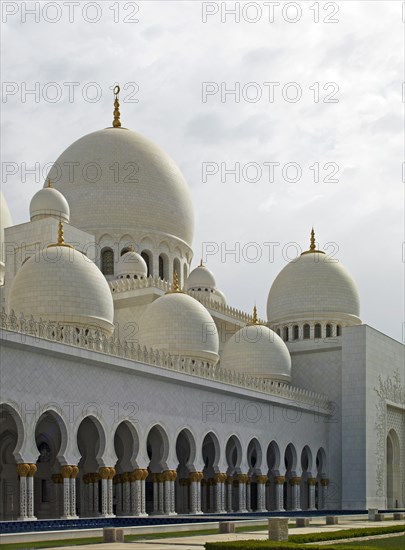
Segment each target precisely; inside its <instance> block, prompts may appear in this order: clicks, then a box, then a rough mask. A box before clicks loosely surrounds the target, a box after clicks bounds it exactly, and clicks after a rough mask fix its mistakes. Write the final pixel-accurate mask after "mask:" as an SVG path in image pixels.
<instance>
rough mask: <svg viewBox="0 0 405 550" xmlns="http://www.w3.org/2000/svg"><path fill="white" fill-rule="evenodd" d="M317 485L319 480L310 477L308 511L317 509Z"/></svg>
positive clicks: (308, 483)
mask: <svg viewBox="0 0 405 550" xmlns="http://www.w3.org/2000/svg"><path fill="white" fill-rule="evenodd" d="M316 484H317V480H316V479H315V478H314V477H309V478H308V479H307V487H308V510H316V507H315V486H316Z"/></svg>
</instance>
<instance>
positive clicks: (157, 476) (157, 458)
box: [146, 425, 176, 515]
mask: <svg viewBox="0 0 405 550" xmlns="http://www.w3.org/2000/svg"><path fill="white" fill-rule="evenodd" d="M146 449H147V453H148V457H149V467H148V471H149V474H148V477H147V481H146V512H147V513H148V514H154V515H161V514H166V515H170V514H174V513H175V486H174V481H175V479H176V472H173V471H171V470H170V471H169V470H168V467H167V457H168V456H169V438H168V436H167V433H166V432H165V430H164V429H163V428H162V426H159V425H155V426H153V427H152V428H151V429H150V431H149V433H148V437H147V440H146Z"/></svg>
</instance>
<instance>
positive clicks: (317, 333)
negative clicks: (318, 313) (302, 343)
mask: <svg viewBox="0 0 405 550" xmlns="http://www.w3.org/2000/svg"><path fill="white" fill-rule="evenodd" d="M315 338H322V327H321V325H320V324H319V323H317V324H316V325H315Z"/></svg>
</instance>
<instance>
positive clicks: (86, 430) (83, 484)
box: [76, 416, 105, 517]
mask: <svg viewBox="0 0 405 550" xmlns="http://www.w3.org/2000/svg"><path fill="white" fill-rule="evenodd" d="M77 446H78V448H79V452H80V456H81V458H80V461H79V480H80V481H79V486H78V489H79V490H78V491H77V493H76V494H77V496H78V507H79V510H80V515H81V516H87V517H97V516H100V515H101V511H102V502H101V501H102V495H101V489H102V487H101V479H100V475H99V468H100V463H99V457H100V456H101V455H102V454H103V452H104V447H105V434H104V432H103V429H102V427H101V424H100V423H99V421H98V420H97V419H96V418H95V417H93V416H88V417H86V418H84V419H83V420H82V422H81V423H80V426H79V429H78V431H77Z"/></svg>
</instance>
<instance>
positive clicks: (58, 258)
mask: <svg viewBox="0 0 405 550" xmlns="http://www.w3.org/2000/svg"><path fill="white" fill-rule="evenodd" d="M8 309H9V310H11V309H12V310H14V312H15V314H16V315H17V316H18V315H19V314H20V313H23V314H24V316H25V318H26V319H28V318H29V317H30V316H31V315H32V316H33V317H34V320H37V321H38V320H39V319H40V318H42V320H43V321H51V322H53V323H61V324H62V325H69V326H75V327H78V328H92V329H97V328H98V329H99V330H101V331H102V332H104V333H105V334H107V335H110V334H112V332H113V330H114V325H113V320H114V305H113V299H112V295H111V291H110V288H109V286H108V283H107V281H106V280H105V278H104V276H103V275H102V273H101V271H100V270H99V269H98V267H97V266H96V265H95V264H94V263H93V262H92V261H90V260H89V259H88V258H87V257H86V256H85V255H84V254H82V253H81V252H79V251H78V250H75V249H73V248H70V247H68V246H50V247H48V248H45V249H44V250H42V251H41V253H40V256H39V257H38V256H31V257H30V258H29V259H28V260H27V261H26V262H25V263H24V264H23V265H22V266H21V268H20V269H19V270H18V271H17V274H16V276H15V277H14V279H13V282H12V285H11V289H10V295H9V299H8Z"/></svg>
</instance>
